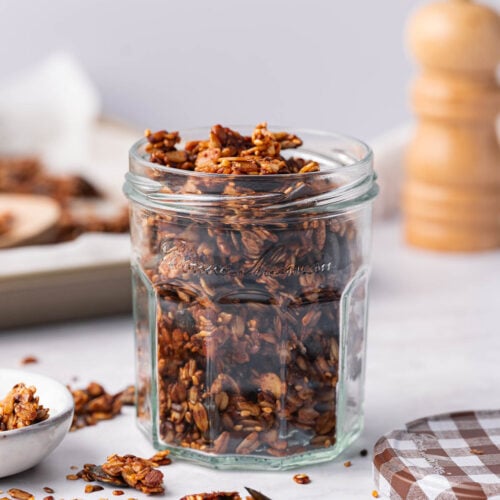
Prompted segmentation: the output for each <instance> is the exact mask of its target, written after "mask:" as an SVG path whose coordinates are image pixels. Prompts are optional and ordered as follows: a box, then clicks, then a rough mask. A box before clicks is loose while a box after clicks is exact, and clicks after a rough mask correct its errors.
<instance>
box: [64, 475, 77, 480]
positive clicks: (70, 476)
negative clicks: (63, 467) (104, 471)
mask: <svg viewBox="0 0 500 500" xmlns="http://www.w3.org/2000/svg"><path fill="white" fill-rule="evenodd" d="M66 479H67V480H68V481H77V480H78V479H80V477H79V476H78V475H77V474H68V475H67V476H66Z"/></svg>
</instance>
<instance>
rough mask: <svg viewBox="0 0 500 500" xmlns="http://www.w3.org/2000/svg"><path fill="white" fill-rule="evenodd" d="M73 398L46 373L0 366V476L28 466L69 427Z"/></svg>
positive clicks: (39, 458)
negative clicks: (0, 367) (1, 367)
mask: <svg viewBox="0 0 500 500" xmlns="http://www.w3.org/2000/svg"><path fill="white" fill-rule="evenodd" d="M72 416H73V398H72V396H71V394H70V392H69V391H68V389H67V388H66V387H65V386H64V385H63V384H61V383H59V382H57V381H56V380H53V379H51V378H49V377H45V376H43V375H39V374H36V373H31V372H28V371H24V370H9V369H0V478H1V477H6V476H10V475H12V474H16V473H18V472H21V471H23V470H26V469H29V468H31V467H33V466H34V465H36V464H37V463H38V462H40V461H41V460H42V459H43V458H45V457H46V456H47V455H48V454H49V453H51V452H52V451H53V450H54V449H55V448H56V446H57V445H58V444H59V443H60V442H61V441H62V440H63V438H64V436H65V435H66V433H67V432H68V430H69V427H70V425H71V419H72Z"/></svg>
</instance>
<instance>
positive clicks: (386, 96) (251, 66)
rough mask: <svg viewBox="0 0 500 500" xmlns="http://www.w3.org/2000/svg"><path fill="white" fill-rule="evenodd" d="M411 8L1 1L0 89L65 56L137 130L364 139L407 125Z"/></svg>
mask: <svg viewBox="0 0 500 500" xmlns="http://www.w3.org/2000/svg"><path fill="white" fill-rule="evenodd" d="M418 3H419V2H415V1H412V0H380V1H374V0H348V1H339V0H307V1H306V0H302V1H298V0H287V1H281V0H275V1H273V0H254V1H252V2H249V1H242V0H197V1H196V0H179V1H176V2H174V1H172V0H119V1H118V0H116V1H111V0H85V1H74V0H26V1H22V0H20V1H13V0H9V1H6V0H0V61H1V65H0V79H2V78H3V77H5V76H7V75H9V74H10V73H12V72H14V71H16V70H19V69H22V68H23V67H27V66H29V65H30V64H31V63H33V62H35V61H37V60H39V59H41V58H42V57H43V56H45V55H48V54H49V53H51V52H53V51H55V50H58V49H65V50H68V51H70V52H72V53H74V54H75V55H76V56H77V57H78V59H79V60H80V61H81V62H82V64H83V65H84V67H85V68H86V69H87V71H88V73H89V74H90V76H91V77H92V79H93V80H94V81H95V83H96V85H97V86H98V88H99V90H100V91H101V95H102V98H103V105H104V112H105V113H106V114H107V115H110V116H114V117H116V118H119V119H122V120H125V121H128V122H130V123H133V124H135V125H137V126H139V127H141V128H145V127H151V128H157V127H162V128H163V127H165V128H168V129H177V128H185V127H192V126H197V125H208V124H213V123H215V122H222V123H228V124H229V123H256V122H258V121H262V120H267V121H269V122H270V123H274V124H286V125H291V126H301V127H310V128H318V129H325V130H336V131H339V132H344V133H349V134H353V135H357V136H360V137H362V138H371V137H373V136H375V135H377V134H379V133H381V132H383V131H385V130H387V129H389V128H392V127H394V126H397V125H398V124H399V123H401V122H403V121H405V120H407V118H408V117H409V116H410V113H409V106H408V102H407V90H408V85H409V82H410V79H411V75H412V74H413V72H414V66H413V63H412V62H411V61H410V60H409V57H408V55H407V54H406V50H405V47H404V42H403V40H404V36H403V32H404V25H405V22H406V20H407V18H408V15H409V13H410V11H411V10H412V9H413V8H414V7H415V6H416V5H417V4H418ZM490 3H497V5H498V2H491V1H490Z"/></svg>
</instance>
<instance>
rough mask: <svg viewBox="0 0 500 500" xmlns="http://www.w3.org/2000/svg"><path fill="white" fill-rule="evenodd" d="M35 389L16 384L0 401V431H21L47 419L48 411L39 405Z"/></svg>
mask: <svg viewBox="0 0 500 500" xmlns="http://www.w3.org/2000/svg"><path fill="white" fill-rule="evenodd" d="M35 393H36V388H35V387H33V386H27V385H26V384H24V383H22V382H21V383H19V384H16V385H15V386H14V387H13V388H12V389H11V390H10V391H9V393H8V394H7V396H5V398H4V399H3V400H2V401H0V431H10V430H13V429H21V428H22V427H28V426H29V425H33V424H36V423H38V422H42V421H44V420H46V419H47V418H49V409H48V408H44V407H43V405H41V404H40V403H39V398H38V396H35Z"/></svg>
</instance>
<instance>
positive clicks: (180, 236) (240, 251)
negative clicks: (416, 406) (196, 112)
mask: <svg viewBox="0 0 500 500" xmlns="http://www.w3.org/2000/svg"><path fill="white" fill-rule="evenodd" d="M306 135H307V139H308V140H307V141H304V142H305V144H304V146H303V141H302V137H301V136H300V135H299V134H295V133H290V132H282V131H273V130H270V129H269V128H268V127H267V125H266V124H265V123H261V124H259V125H257V126H256V127H255V129H254V130H253V131H252V133H251V134H248V135H245V134H242V133H240V132H237V131H235V130H232V129H230V128H227V127H222V126H220V125H216V126H214V127H212V129H211V130H210V132H209V136H208V139H205V140H203V139H202V140H199V139H198V140H187V141H186V142H184V143H182V142H181V141H182V139H183V136H184V134H180V133H178V132H167V131H159V132H154V133H153V132H151V131H149V130H148V131H146V140H143V141H141V142H140V143H138V144H137V145H136V146H135V148H133V150H132V153H131V155H132V156H131V172H130V173H129V174H128V180H127V184H126V186H125V191H126V193H127V195H128V196H129V198H130V199H131V200H132V204H131V206H132V212H131V217H132V219H131V232H132V242H133V249H134V256H133V272H134V293H135V296H134V313H135V321H136V334H137V349H138V350H137V357H138V365H137V366H138V419H139V423H140V425H141V427H142V428H143V429H144V430H145V431H146V433H147V434H149V435H150V436H152V437H153V440H154V441H155V444H156V445H157V446H159V447H165V446H167V447H168V448H169V449H171V450H172V452H173V453H174V454H178V455H181V456H185V457H188V458H190V459H193V460H198V461H200V462H204V463H209V464H212V465H215V466H217V467H224V466H228V467H234V466H252V467H257V468H258V467H262V466H264V464H269V465H271V466H272V467H278V468H286V467H289V466H293V465H295V464H298V463H307V462H314V461H321V460H326V459H329V458H331V457H332V456H335V455H336V454H338V453H339V452H340V451H341V448H342V446H344V447H345V444H346V442H347V441H348V440H351V439H353V436H354V435H355V434H357V433H359V431H360V428H361V423H360V420H361V416H360V415H361V402H362V384H363V380H362V379H363V356H364V333H365V319H366V283H367V257H368V242H369V224H370V205H371V204H370V203H369V201H370V199H371V198H373V196H374V194H375V192H376V186H375V185H374V174H373V171H372V170H371V163H370V153H369V150H368V148H366V147H365V146H364V145H362V144H361V143H357V142H356V143H355V144H354V146H353V145H352V144H351V143H350V142H349V141H351V142H352V140H348V139H343V138H338V141H340V142H339V143H338V144H336V146H337V147H338V151H337V150H336V149H335V148H333V147H332V144H331V137H330V136H328V135H325V136H324V137H323V136H321V134H316V135H315V134H311V133H306ZM335 137H336V136H335ZM342 141H344V142H342ZM346 141H347V142H346ZM311 144H312V146H313V147H311ZM319 145H322V146H321V147H320V146H319ZM342 145H343V146H344V147H343V148H341V147H340V146H342ZM347 145H351V146H352V148H351V149H352V151H347V150H346V148H347ZM334 146H335V145H334ZM356 148H357V149H356ZM332 150H333V151H334V152H335V151H337V152H336V153H335V154H332ZM356 152H357V153H358V154H359V155H361V157H360V159H358V160H357V159H356V158H355V154H356ZM361 167H364V170H363V169H362V168H361ZM360 172H361V173H362V174H363V175H362V176H360ZM354 185H357V189H358V190H357V191H356V190H354V187H352V186H354ZM350 188H351V189H350ZM153 352H154V353H155V356H154V359H153V358H152V355H151V353H153ZM339 423H340V425H341V428H340V429H339ZM346 426H347V427H349V428H346ZM339 450H340V451H339Z"/></svg>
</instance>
